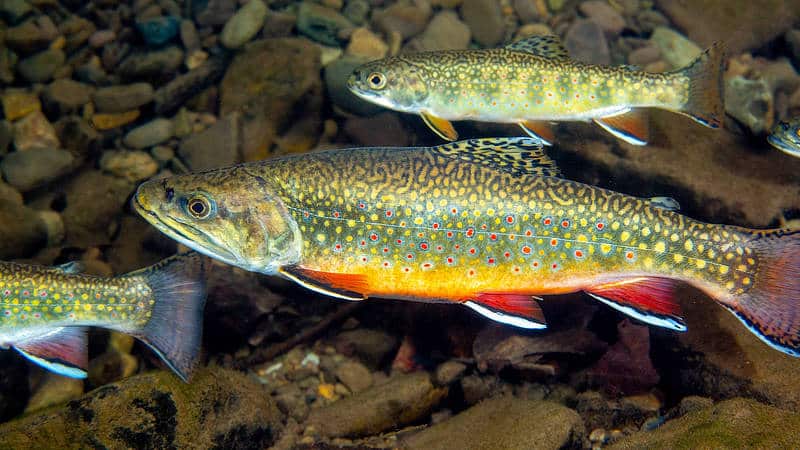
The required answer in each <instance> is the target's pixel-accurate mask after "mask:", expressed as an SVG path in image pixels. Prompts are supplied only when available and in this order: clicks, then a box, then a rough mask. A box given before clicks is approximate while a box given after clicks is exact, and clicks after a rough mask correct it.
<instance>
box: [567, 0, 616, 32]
mask: <svg viewBox="0 0 800 450" xmlns="http://www.w3.org/2000/svg"><path fill="white" fill-rule="evenodd" d="M578 9H579V10H580V12H581V13H582V14H583V15H585V16H586V17H588V18H589V19H591V20H592V21H594V22H595V23H597V24H598V25H600V28H602V29H603V31H605V33H606V35H607V36H609V37H612V38H613V37H616V36H619V34H620V33H622V30H623V29H624V28H625V18H623V17H622V14H620V13H619V12H618V11H617V10H616V9H614V8H613V7H612V6H611V5H609V4H608V2H605V1H601V0H589V1H585V2H582V3H581V4H580V5H578Z"/></svg>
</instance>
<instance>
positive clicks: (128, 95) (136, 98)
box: [92, 83, 153, 113]
mask: <svg viewBox="0 0 800 450" xmlns="http://www.w3.org/2000/svg"><path fill="white" fill-rule="evenodd" d="M92 100H93V101H94V104H95V106H96V107H97V110H98V111H100V112H109V113H118V112H125V111H130V110H132V109H136V108H138V107H140V106H142V105H146V104H148V103H150V102H152V101H153V86H151V85H150V84H149V83H133V84H128V85H120V86H110V87H104V88H100V89H98V90H96V91H95V92H94V94H92Z"/></svg>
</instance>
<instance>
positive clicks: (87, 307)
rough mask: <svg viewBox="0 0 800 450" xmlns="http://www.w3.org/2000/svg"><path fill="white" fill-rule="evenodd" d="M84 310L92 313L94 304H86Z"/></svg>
mask: <svg viewBox="0 0 800 450" xmlns="http://www.w3.org/2000/svg"><path fill="white" fill-rule="evenodd" d="M83 310H84V311H91V310H92V304H91V303H84V304H83Z"/></svg>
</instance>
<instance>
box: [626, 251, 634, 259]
mask: <svg viewBox="0 0 800 450" xmlns="http://www.w3.org/2000/svg"><path fill="white" fill-rule="evenodd" d="M625 257H626V258H628V259H633V252H627V253H625Z"/></svg>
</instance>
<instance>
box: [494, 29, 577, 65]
mask: <svg viewBox="0 0 800 450" xmlns="http://www.w3.org/2000/svg"><path fill="white" fill-rule="evenodd" d="M506 48H507V49H508V50H513V51H516V52H523V53H530V54H532V55H536V56H541V57H542V58H548V59H555V60H565V59H569V52H567V48H566V47H564V44H563V43H561V39H559V38H558V36H553V35H548V36H531V37H527V38H525V39H520V40H519V41H517V42H514V43H512V44H509V45H507V46H506Z"/></svg>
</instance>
